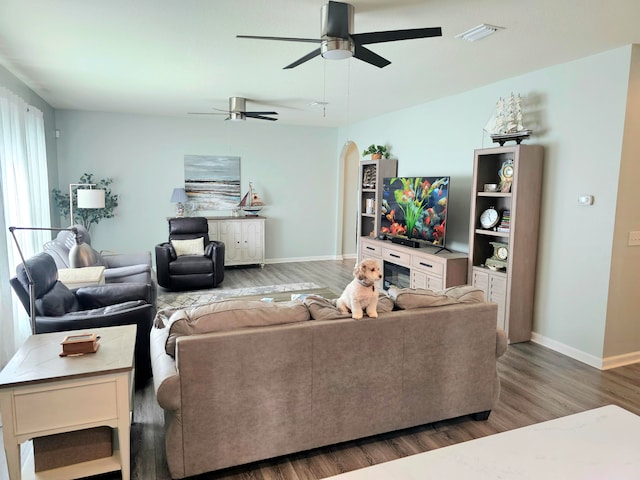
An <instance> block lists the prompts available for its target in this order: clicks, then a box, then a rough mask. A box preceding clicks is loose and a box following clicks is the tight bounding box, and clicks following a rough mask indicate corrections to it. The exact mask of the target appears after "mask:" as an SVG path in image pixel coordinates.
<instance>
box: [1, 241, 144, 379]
mask: <svg viewBox="0 0 640 480" xmlns="http://www.w3.org/2000/svg"><path fill="white" fill-rule="evenodd" d="M25 263H26V264H27V267H28V268H29V271H30V272H31V277H32V278H33V281H34V286H35V298H36V299H35V310H36V316H35V332H34V333H36V334H38V333H51V332H63V331H67V330H89V329H91V328H100V327H112V326H116V325H131V324H135V325H137V327H138V328H137V332H136V345H135V369H136V374H135V375H136V384H138V385H143V384H144V382H146V380H147V379H148V378H149V377H150V376H151V357H150V353H149V335H150V332H151V325H152V324H153V319H154V317H155V313H156V312H155V306H154V304H153V303H151V302H150V301H149V300H150V298H151V297H152V296H155V293H152V292H151V291H150V289H151V286H150V285H148V284H146V283H113V284H105V285H97V286H94V287H81V288H78V289H76V290H69V289H68V288H67V287H66V286H65V285H64V284H63V283H62V282H60V281H59V280H58V268H57V266H56V263H55V261H54V259H53V257H51V256H50V255H49V254H47V253H44V252H43V253H39V254H37V255H35V256H33V257H31V258H29V259H27V260H26V261H25ZM10 283H11V286H12V287H13V290H14V291H15V292H16V295H17V297H18V298H19V299H20V301H21V302H22V305H23V306H24V308H25V310H26V311H27V314H30V311H31V308H30V307H31V306H30V302H29V279H28V277H27V274H26V272H25V269H24V265H23V264H20V265H18V267H17V269H16V276H15V277H13V278H11V280H10Z"/></svg>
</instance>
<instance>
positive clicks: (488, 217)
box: [480, 207, 500, 230]
mask: <svg viewBox="0 0 640 480" xmlns="http://www.w3.org/2000/svg"><path fill="white" fill-rule="evenodd" d="M499 221H500V214H499V213H498V211H497V210H496V208H495V207H489V208H487V209H486V210H485V211H484V212H482V213H481V214H480V225H481V226H482V228H485V229H487V230H489V229H491V228H494V227H495V226H496V225H498V222H499Z"/></svg>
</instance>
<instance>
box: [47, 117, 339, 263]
mask: <svg viewBox="0 0 640 480" xmlns="http://www.w3.org/2000/svg"><path fill="white" fill-rule="evenodd" d="M57 128H58V129H59V130H60V138H59V139H58V158H59V160H60V162H59V185H60V188H62V189H66V188H68V184H69V183H72V182H74V183H77V181H78V179H79V177H80V176H81V175H82V174H83V173H85V172H87V173H93V174H94V175H95V177H96V178H98V179H99V178H106V177H113V179H114V182H113V185H112V192H113V193H117V194H118V195H119V206H118V207H117V209H116V216H115V217H114V218H112V219H106V220H103V221H102V222H101V223H99V224H98V225H97V226H95V227H94V229H93V230H92V241H93V243H94V245H95V246H96V248H98V249H107V250H113V251H117V252H133V251H138V250H153V247H154V245H156V244H157V243H160V242H162V241H166V239H167V233H168V229H167V220H166V217H169V216H172V215H173V214H174V212H175V205H174V204H172V203H170V201H169V200H170V197H171V192H172V190H173V188H174V187H179V186H183V185H184V155H234V156H239V157H241V182H242V187H243V189H245V188H248V183H249V181H252V182H253V184H254V187H255V188H256V190H258V191H259V193H260V196H261V197H263V199H264V200H265V202H266V203H267V205H268V206H267V207H266V208H265V209H264V210H263V214H264V216H266V217H267V226H266V258H267V260H270V259H279V260H287V259H305V258H309V259H315V258H335V255H336V251H335V245H336V235H337V233H336V229H337V225H336V222H335V220H334V216H335V212H336V198H337V186H336V185H337V170H336V152H335V149H336V134H337V130H336V129H331V128H313V127H287V126H280V125H278V124H277V123H272V122H260V121H251V120H247V121H246V122H242V123H238V122H225V121H224V120H222V119H220V118H206V119H202V118H194V119H190V118H185V119H182V118H171V117H156V116H137V115H124V114H122V115H121V114H108V113H97V112H81V111H58V112H57ZM203 213H204V214H205V215H209V214H211V213H215V212H203ZM224 213H225V214H227V215H229V213H230V212H224Z"/></svg>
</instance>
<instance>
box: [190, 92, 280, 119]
mask: <svg viewBox="0 0 640 480" xmlns="http://www.w3.org/2000/svg"><path fill="white" fill-rule="evenodd" d="M214 110H219V111H220V112H224V113H216V112H189V115H228V116H227V118H225V120H231V121H232V122H241V121H243V120H246V119H247V118H257V119H258V120H271V121H272V122H275V121H276V120H278V119H277V118H272V117H267V116H266V115H278V112H247V99H246V98H244V97H229V110H228V111H227V110H220V109H218V108H214Z"/></svg>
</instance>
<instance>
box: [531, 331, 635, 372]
mask: <svg viewBox="0 0 640 480" xmlns="http://www.w3.org/2000/svg"><path fill="white" fill-rule="evenodd" d="M531 341H532V342H534V343H537V344H539V345H542V346H543V347H547V348H550V349H551V350H554V351H556V352H558V353H561V354H563V355H566V356H567V357H571V358H573V359H574V360H578V361H579V362H582V363H586V364H587V365H589V366H590V367H593V368H597V369H598V370H609V369H611V368H617V367H623V366H625V365H631V364H632V363H639V362H640V352H632V353H625V354H623V355H615V356H612V357H605V358H599V357H596V356H595V355H591V354H590V353H586V352H583V351H582V350H578V349H577V348H574V347H571V346H569V345H566V344H564V343H562V342H558V341H557V340H553V339H551V338H548V337H545V336H544V335H540V334H539V333H536V332H531Z"/></svg>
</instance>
